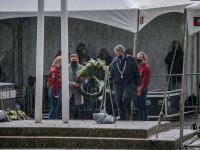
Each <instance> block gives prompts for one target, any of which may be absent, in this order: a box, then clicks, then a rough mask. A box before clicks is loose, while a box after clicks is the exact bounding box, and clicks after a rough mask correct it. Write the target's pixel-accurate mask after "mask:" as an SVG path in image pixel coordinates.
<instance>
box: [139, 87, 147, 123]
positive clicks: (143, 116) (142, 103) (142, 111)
mask: <svg viewBox="0 0 200 150" xmlns="http://www.w3.org/2000/svg"><path fill="white" fill-rule="evenodd" d="M147 92H148V87H146V89H145V90H144V92H142V93H141V96H137V107H138V120H141V121H147V117H148V109H147V105H146V101H147Z"/></svg>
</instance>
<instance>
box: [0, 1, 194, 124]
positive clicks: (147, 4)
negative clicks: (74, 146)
mask: <svg viewBox="0 0 200 150" xmlns="http://www.w3.org/2000/svg"><path fill="white" fill-rule="evenodd" d="M39 1H40V0H39ZM42 1H44V5H43V6H39V5H38V0H0V19H7V18H16V17H36V16H37V17H38V18H39V15H42V16H43V17H44V16H65V17H67V15H66V12H65V11H66V10H63V13H62V12H61V2H63V3H64V2H66V3H67V0H61V1H60V0H42ZM40 3H41V2H40ZM63 3H62V4H63ZM66 3H64V4H65V5H66ZM193 3H196V2H193V1H190V0H181V1H175V0H140V1H138V0H101V1H99V0H87V1H83V0H68V5H66V6H67V7H66V8H65V9H68V17H71V18H79V19H84V20H90V21H94V22H99V23H103V24H107V25H110V26H114V27H118V28H121V29H124V30H127V31H130V32H133V33H137V32H138V31H139V30H141V29H142V28H143V27H144V26H145V25H146V24H148V23H149V22H150V21H151V20H152V19H154V18H156V17H157V16H159V15H161V14H164V13H169V12H180V13H183V12H184V9H185V7H186V6H188V5H190V4H193ZM39 7H41V10H40V13H39V12H38V10H39ZM42 7H43V9H42ZM62 7H63V6H62ZM64 12H65V15H64ZM61 14H62V15H61ZM40 19H41V18H40ZM38 21H39V20H38ZM40 21H41V22H43V19H41V20H40ZM61 22H62V18H61ZM64 22H65V23H66V22H67V21H64ZM43 23H44V22H43ZM43 23H42V24H43ZM61 24H63V23H61ZM38 25H39V23H38ZM40 25H41V24H40ZM39 28H40V27H38V32H37V33H38V35H37V38H38V37H39V36H41V37H44V36H43V35H44V33H43V29H41V30H40V31H42V33H40V32H39ZM66 28H67V27H66ZM62 29H63V28H62ZM62 29H61V30H62ZM65 33H68V32H67V30H66V29H65ZM67 35H68V34H67ZM136 35H137V34H136ZM63 37H64V38H65V39H62V42H61V44H63V43H64V42H63V41H68V36H62V38H63ZM136 39H137V38H135V39H134V40H136ZM37 41H39V40H37ZM40 42H44V40H43V39H40ZM135 45H136V44H135ZM135 45H134V46H135ZM64 47H65V48H63V46H62V51H65V52H64V53H63V52H62V54H68V49H67V47H66V46H64ZM43 48H44V46H43V44H41V46H40V48H39V47H38V50H37V56H39V55H40V54H39V53H41V55H40V56H42V57H39V59H38V57H37V63H38V65H36V66H39V68H38V67H36V79H38V78H39V77H38V75H39V76H40V79H42V76H43V71H42V69H43V66H41V64H43V51H44V50H43ZM62 57H63V60H66V62H67V60H68V58H67V55H63V56H62ZM63 70H66V71H64V72H63V76H64V77H67V70H68V68H67V66H63ZM42 84H43V83H42V82H41V81H40V80H39V81H36V89H37V90H36V101H41V100H42V96H41V95H42V89H43V88H42V87H43V85H42ZM66 87H68V81H67V82H65V86H63V88H66ZM63 91H67V90H66V89H63ZM37 95H40V96H39V97H38V96H37ZM66 99H68V97H67V95H63V101H65V100H66ZM66 104H67V103H65V105H63V106H66ZM36 108H37V109H38V110H37V111H35V112H36V113H38V115H35V116H36V117H37V118H35V120H36V121H37V122H39V121H41V119H42V117H41V116H42V114H41V112H42V111H41V108H42V103H41V102H39V105H37V104H36ZM65 112H69V111H68V110H66V111H65ZM63 115H69V114H66V113H63ZM63 118H67V119H68V118H69V117H63ZM67 121H68V120H66V119H65V121H64V122H67Z"/></svg>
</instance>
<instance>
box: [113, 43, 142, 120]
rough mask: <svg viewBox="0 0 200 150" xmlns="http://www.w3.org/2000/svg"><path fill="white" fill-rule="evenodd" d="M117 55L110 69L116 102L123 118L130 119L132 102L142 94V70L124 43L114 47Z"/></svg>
mask: <svg viewBox="0 0 200 150" xmlns="http://www.w3.org/2000/svg"><path fill="white" fill-rule="evenodd" d="M114 51H115V53H116V55H117V56H116V57H114V58H113V60H112V61H115V60H116V61H115V62H114V63H113V64H112V66H111V69H110V76H111V78H110V79H111V81H113V88H114V91H115V103H116V104H117V106H118V109H119V115H120V119H121V120H130V116H131V102H132V101H133V100H134V101H135V100H136V99H137V96H140V94H141V93H140V86H141V81H140V70H139V67H138V63H137V61H136V59H135V58H134V57H133V56H131V55H128V54H126V53H125V49H124V47H123V46H122V45H118V46H116V47H115V48H114Z"/></svg>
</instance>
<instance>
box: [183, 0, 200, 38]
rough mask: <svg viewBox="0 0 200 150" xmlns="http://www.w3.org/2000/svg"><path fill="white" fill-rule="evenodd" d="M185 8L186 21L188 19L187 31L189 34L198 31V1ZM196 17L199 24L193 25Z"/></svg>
mask: <svg viewBox="0 0 200 150" xmlns="http://www.w3.org/2000/svg"><path fill="white" fill-rule="evenodd" d="M186 10H187V21H188V32H189V34H190V35H192V34H194V33H197V32H200V2H198V3H196V4H193V5H190V6H188V7H186ZM195 17H198V18H199V19H198V20H196V21H198V24H199V26H194V19H197V18H195Z"/></svg>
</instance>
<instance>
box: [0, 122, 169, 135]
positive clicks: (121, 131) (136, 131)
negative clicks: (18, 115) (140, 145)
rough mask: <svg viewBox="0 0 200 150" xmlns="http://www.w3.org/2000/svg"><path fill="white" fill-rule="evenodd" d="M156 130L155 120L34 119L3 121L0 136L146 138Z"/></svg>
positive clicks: (165, 128) (163, 128)
mask: <svg viewBox="0 0 200 150" xmlns="http://www.w3.org/2000/svg"><path fill="white" fill-rule="evenodd" d="M170 128H171V122H169V121H165V122H162V125H161V127H160V130H159V132H164V131H168V130H170ZM156 132H157V121H145V122H142V121H117V122H116V123H115V124H97V123H96V122H95V121H93V120H85V121H82V120H70V121H69V123H62V121H61V120H42V122H41V123H35V121H34V120H23V121H13V122H4V123H1V124H0V136H65V137H116V138H118V137H120V138H148V137H150V136H151V135H153V134H156Z"/></svg>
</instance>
